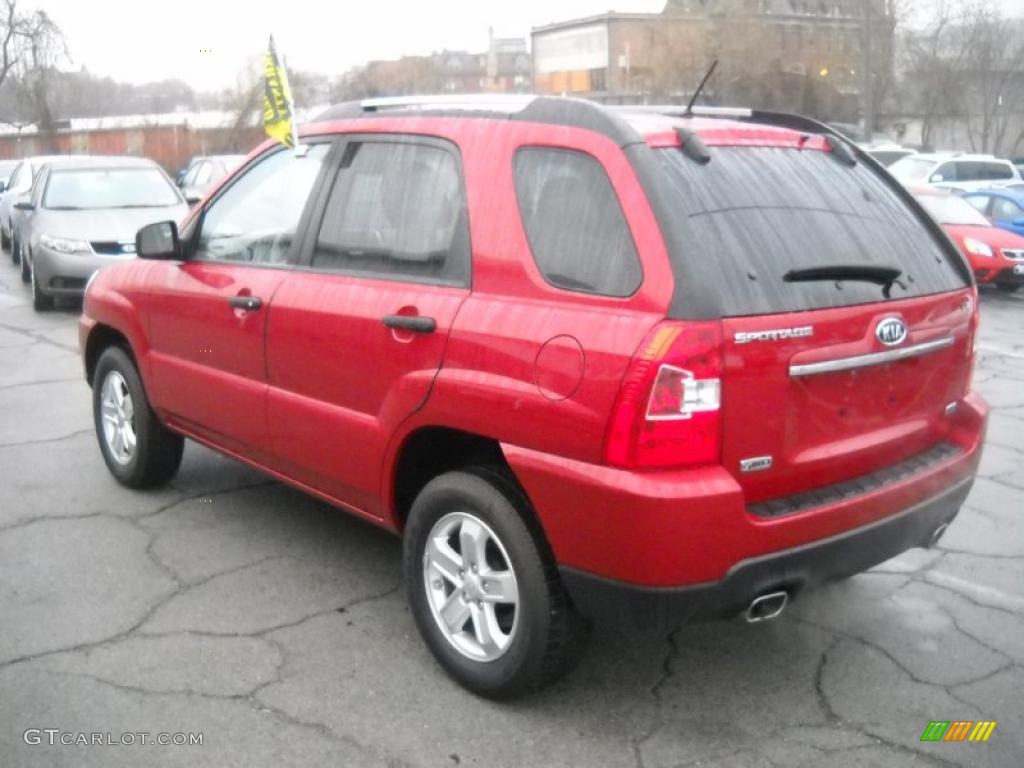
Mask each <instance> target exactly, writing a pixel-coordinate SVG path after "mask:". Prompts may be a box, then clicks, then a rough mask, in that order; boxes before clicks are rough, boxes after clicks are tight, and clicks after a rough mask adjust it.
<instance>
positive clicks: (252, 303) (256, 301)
mask: <svg viewBox="0 0 1024 768" xmlns="http://www.w3.org/2000/svg"><path fill="white" fill-rule="evenodd" d="M228 304H230V305H231V306H232V307H234V308H235V309H241V310H244V311H245V312H253V311H255V310H257V309H259V308H260V307H262V306H263V299H261V298H260V297H259V296H232V297H231V298H230V299H228Z"/></svg>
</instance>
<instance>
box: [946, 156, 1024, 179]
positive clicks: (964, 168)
mask: <svg viewBox="0 0 1024 768" xmlns="http://www.w3.org/2000/svg"><path fill="white" fill-rule="evenodd" d="M1012 178H1013V171H1012V170H1011V168H1010V165H1009V164H1008V163H991V162H979V161H976V160H967V161H961V162H958V163H957V164H956V181H999V180H1002V179H1012ZM947 181H949V179H947Z"/></svg>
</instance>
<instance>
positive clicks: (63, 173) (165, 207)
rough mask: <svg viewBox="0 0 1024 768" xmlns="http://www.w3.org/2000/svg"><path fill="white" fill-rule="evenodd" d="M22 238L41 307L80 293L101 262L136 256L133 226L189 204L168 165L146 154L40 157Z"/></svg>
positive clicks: (25, 269) (180, 212)
mask: <svg viewBox="0 0 1024 768" xmlns="http://www.w3.org/2000/svg"><path fill="white" fill-rule="evenodd" d="M16 207H17V209H18V210H21V211H23V212H24V214H25V221H24V222H23V223H22V225H21V229H19V230H18V232H17V235H16V239H17V241H18V243H19V247H20V250H21V252H20V258H21V277H22V280H24V281H25V282H27V283H31V285H32V304H33V306H34V307H35V309H36V310H43V309H49V308H50V307H51V306H53V300H54V298H55V297H57V296H67V297H77V296H81V295H82V292H83V290H84V289H85V284H86V281H87V280H88V279H89V277H90V276H91V275H92V274H94V273H95V272H96V271H97V270H98V269H99V268H100V267H103V266H105V265H107V264H115V263H118V262H121V261H124V260H125V259H133V258H134V257H135V238H134V233H135V232H137V231H138V229H139V227H141V226H144V225H146V224H148V223H151V222H154V221H161V220H164V219H167V218H171V219H180V218H183V217H184V215H185V214H186V213H187V211H188V206H187V205H186V204H185V201H184V200H183V199H182V197H181V194H180V193H179V192H178V190H177V188H176V187H175V186H174V184H173V183H172V182H171V180H170V178H169V177H168V176H167V174H166V173H164V171H163V170H162V169H161V168H160V166H158V165H157V164H156V163H154V162H153V161H152V160H147V159H145V158H140V157H101V156H81V157H74V158H71V157H69V158H64V159H60V160H50V161H47V162H45V163H42V164H41V166H40V169H39V173H38V174H37V175H36V180H35V182H34V183H33V185H32V190H31V192H30V193H29V198H28V199H27V200H24V201H21V202H18V203H16Z"/></svg>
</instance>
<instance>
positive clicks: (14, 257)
mask: <svg viewBox="0 0 1024 768" xmlns="http://www.w3.org/2000/svg"><path fill="white" fill-rule="evenodd" d="M19 258H20V256H19V255H18V238H16V237H15V236H14V233H11V263H12V264H17V263H18V260H19Z"/></svg>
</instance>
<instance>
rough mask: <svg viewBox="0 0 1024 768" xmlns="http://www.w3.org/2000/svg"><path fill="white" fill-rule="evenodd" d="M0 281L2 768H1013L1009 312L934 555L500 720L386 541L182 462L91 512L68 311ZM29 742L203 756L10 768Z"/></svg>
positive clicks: (987, 345)
mask: <svg viewBox="0 0 1024 768" xmlns="http://www.w3.org/2000/svg"><path fill="white" fill-rule="evenodd" d="M3 258H4V265H3V266H0V414H2V420H0V480H2V486H0V487H2V502H0V766H2V767H3V768H8V767H10V768H13V767H15V766H33V767H34V766H73V767H74V768H82V767H85V766H102V767H103V768H110V767H112V766H133V767H134V766H138V765H153V766H157V765H159V766H179V765H180V766H197V765H210V766H218V768H226V767H227V766H246V767H248V766H264V765H266V766H281V765H289V766H292V765H294V766H305V765H311V766H312V765H316V766H323V765H346V766H348V765H359V766H362V765H367V766H376V765H381V766H405V765H409V766H454V765H463V766H466V765H469V766H474V765H476V766H522V765H531V766H562V765H565V766H570V765H571V766H628V767H629V768H654V767H655V766H684V765H724V766H824V765H827V766H865V765H870V766H902V765H915V766H917V765H922V766H929V765H937V766H960V765H963V766H1010V765H1020V760H1021V758H1020V756H1021V755H1022V754H1024V723H1022V719H1024V503H1022V502H1024V468H1022V462H1021V458H1022V451H1024V334H1022V332H1021V328H1022V327H1024V294H1022V295H1020V296H1014V297H1009V296H1004V295H1000V294H996V293H994V292H985V293H984V295H983V297H982V314H983V325H982V331H981V342H980V350H981V351H980V366H979V369H978V371H977V373H976V378H975V380H976V382H977V386H978V388H979V389H980V390H981V391H982V393H984V395H985V396H986V397H987V398H988V400H989V402H990V404H991V405H992V406H993V412H992V418H991V424H990V431H989V440H988V445H987V448H986V452H985V456H984V459H983V461H982V467H981V476H980V477H979V479H978V481H977V483H976V485H975V487H974V490H973V491H972V493H971V496H970V498H969V499H968V501H967V506H966V507H965V509H964V510H963V512H962V513H961V515H960V516H959V517H958V518H957V520H956V522H955V523H954V525H953V526H952V527H951V528H950V530H949V531H948V533H947V534H946V536H945V537H944V538H943V540H942V541H941V543H940V546H939V547H938V548H936V549H933V550H929V551H923V550H913V551H911V552H909V553H907V554H905V555H904V556H901V557H899V558H897V559H895V560H892V561H890V562H888V563H885V564H884V565H882V566H881V567H879V568H876V569H875V570H874V571H872V572H870V573H867V574H863V575H860V576H857V577H855V578H853V579H850V580H848V581H846V582H842V583H839V584H835V585H832V586H830V587H827V588H824V589H821V590H819V591H816V592H813V593H810V594H806V595H804V596H802V598H801V599H800V600H799V601H797V603H796V604H795V605H794V606H793V608H792V610H790V611H789V612H787V613H786V614H785V615H784V616H783V617H782V618H780V619H779V620H777V621H774V622H769V623H767V624H764V625H756V626H751V625H747V624H744V623H742V622H740V621H733V622H723V623H714V624H703V625H696V626H689V627H684V628H682V629H678V630H676V631H674V632H672V633H671V634H669V635H667V636H665V635H663V634H655V633H645V634H628V633H621V632H616V631H612V630H610V629H607V628H602V627H598V628H597V629H596V630H595V633H594V637H593V641H592V643H591V645H590V648H589V651H588V652H587V654H586V656H585V657H584V658H583V660H582V662H581V664H580V665H579V667H578V668H577V669H576V671H575V672H573V673H572V674H571V675H569V676H568V677H567V678H566V679H564V680H563V681H561V682H560V683H558V684H557V685H556V686H554V687H552V688H551V689H549V690H547V691H545V692H543V693H541V694H539V695H536V696H533V697H531V698H528V699H525V700H522V701H518V702H515V703H513V704H505V705H501V704H494V703H491V702H487V701H483V700H479V699H476V698H474V697H473V696H471V695H470V694H468V693H466V692H464V691H463V690H462V689H460V688H458V687H457V686H455V685H454V684H453V683H451V682H449V680H448V679H447V678H446V677H445V676H444V674H443V673H442V672H441V671H440V669H439V668H438V667H437V665H436V664H435V663H434V662H433V660H432V659H431V657H430V656H429V654H428V652H427V650H426V648H425V646H424V645H423V644H422V643H421V641H420V639H419V636H418V635H417V633H416V630H415V627H414V626H413V622H412V618H411V616H410V614H409V612H408V611H407V610H406V607H405V604H404V601H403V596H402V593H401V589H400V584H399V582H398V574H399V559H400V543H399V541H398V540H397V539H395V538H393V537H391V536H390V535H388V534H386V533H384V532H382V531H379V530H377V529H375V528H372V527H370V526H368V525H366V524H363V523H361V522H358V521H356V520H354V519H352V518H349V517H347V516H345V515H344V514H342V513H339V512H337V511H336V510H334V509H332V508H330V507H328V506H326V505H325V504H322V503H320V502H318V501H315V500H313V499H311V498H308V497H307V496H304V495H303V494H301V493H299V492H298V491H295V490H292V489H290V488H287V487H285V486H282V485H281V484H279V483H276V482H273V481H270V480H268V479H267V478H265V477H263V476H261V475H259V474H258V473H256V472H254V471H252V470H249V469H247V468H245V467H243V466H241V465H240V464H238V463H236V462H233V461H231V460H229V459H226V458H223V457H220V456H218V455H216V454H214V453H212V452H211V451H208V450H206V449H204V448H200V447H199V446H196V445H194V444H189V445H188V446H187V448H186V451H185V460H184V463H183V465H182V468H181V472H180V473H179V474H178V476H177V477H176V478H175V480H174V482H173V483H172V484H171V485H170V486H169V487H167V488H165V489H162V490H159V491H156V492H147V493H137V492H132V491H128V490H126V489H124V488H121V487H120V486H118V485H117V484H116V483H115V482H114V481H113V479H112V478H111V477H110V475H109V474H108V472H107V470H106V468H105V466H104V465H103V462H102V459H101V458H100V454H99V450H98V448H97V446H96V442H95V438H94V436H93V433H92V426H91V425H92V421H91V416H90V398H89V390H88V388H87V387H86V385H85V383H84V381H83V378H82V373H81V366H80V362H79V358H78V353H77V339H76V330H75V322H76V318H77V312H78V310H77V308H74V307H69V308H65V309H58V310H57V311H54V312H50V313H46V314H41V315H40V314H36V313H34V312H33V311H32V309H31V307H30V305H29V300H28V292H27V290H25V287H24V286H22V284H21V283H20V280H19V278H18V275H17V272H16V271H15V269H14V268H13V267H12V266H11V264H10V262H9V261H7V256H6V254H5V255H4V257H3ZM930 720H996V721H998V723H999V724H998V726H997V727H996V729H995V731H994V733H993V734H992V737H991V739H990V741H989V742H988V743H985V744H975V743H961V744H957V743H927V744H925V743H921V742H920V741H919V739H920V737H921V733H922V731H923V730H924V728H925V726H926V725H927V724H928V722H929V721H930ZM29 728H40V729H42V728H58V729H60V730H61V731H62V732H68V733H72V734H77V733H93V732H99V733H104V734H106V733H111V734H113V735H114V736H115V737H116V736H118V735H120V734H122V733H126V732H132V733H139V732H146V733H149V734H156V733H159V732H167V733H177V732H186V733H188V732H192V733H200V732H201V733H202V734H203V744H202V745H201V746H150V745H147V746H140V745H138V744H136V745H133V746H124V745H121V746H98V745H97V746H81V745H78V746H59V745H55V746H49V745H47V744H45V743H44V744H41V745H29V744H26V743H25V741H24V740H23V733H24V731H25V730H26V729H29ZM1014 755H1016V757H1014Z"/></svg>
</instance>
